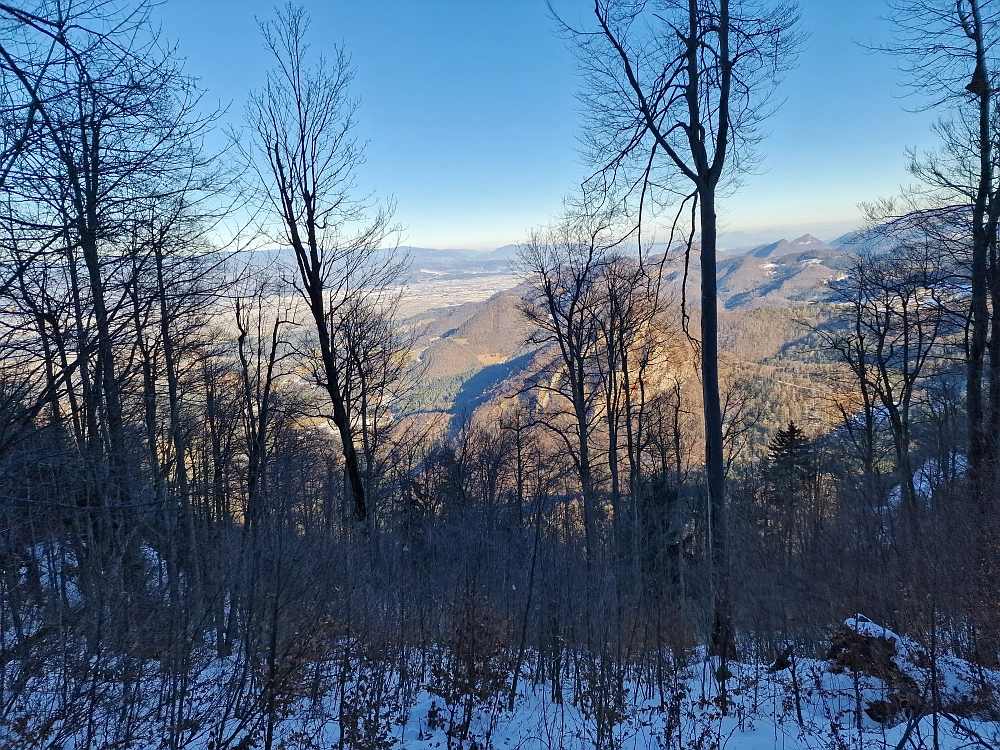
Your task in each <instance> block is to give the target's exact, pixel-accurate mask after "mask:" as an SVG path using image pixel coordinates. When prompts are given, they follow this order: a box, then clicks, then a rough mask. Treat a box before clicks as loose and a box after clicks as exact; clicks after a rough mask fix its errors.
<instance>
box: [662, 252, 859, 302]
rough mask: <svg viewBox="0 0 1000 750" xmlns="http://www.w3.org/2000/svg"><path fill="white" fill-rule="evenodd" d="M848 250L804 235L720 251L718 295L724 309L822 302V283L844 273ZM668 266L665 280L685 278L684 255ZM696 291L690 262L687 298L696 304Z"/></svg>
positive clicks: (697, 280)
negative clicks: (732, 251) (724, 252)
mask: <svg viewBox="0 0 1000 750" xmlns="http://www.w3.org/2000/svg"><path fill="white" fill-rule="evenodd" d="M841 241H842V238H841V239H838V240H835V243H839V242H841ZM849 249H850V248H848V247H844V246H843V245H842V244H841V245H839V246H838V245H830V244H827V243H826V242H823V241H822V240H819V239H817V238H816V237H813V236H812V235H811V234H804V235H802V236H801V237H797V238H796V239H794V240H785V239H781V240H778V241H777V242H770V243H767V244H765V245H759V246H757V247H753V248H750V249H743V248H741V249H740V250H739V251H737V252H735V253H730V254H725V255H720V256H719V259H718V272H719V273H718V278H719V298H720V300H721V301H722V304H723V306H724V307H725V308H726V309H727V310H739V309H754V308H758V307H793V306H795V305H801V304H809V303H815V302H821V301H823V300H824V299H825V298H826V297H827V294H828V291H827V288H826V284H827V283H828V282H830V281H833V280H836V279H840V278H843V277H844V274H845V272H846V270H847V268H848V267H849V265H850V260H849V256H848V251H849ZM667 268H668V269H669V272H668V274H667V277H666V278H667V281H668V282H670V283H672V284H673V285H675V286H679V285H680V283H681V281H682V280H683V276H684V272H683V257H682V256H680V254H679V253H677V254H676V255H675V256H674V257H673V258H668V261H667ZM700 289H701V274H700V272H699V270H698V267H697V263H692V264H691V267H690V268H689V270H688V282H687V297H688V299H689V300H691V301H692V302H697V300H698V298H699V297H700ZM679 293H680V292H679V290H678V292H677V294H678V295H679Z"/></svg>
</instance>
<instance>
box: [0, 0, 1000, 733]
mask: <svg viewBox="0 0 1000 750" xmlns="http://www.w3.org/2000/svg"><path fill="white" fill-rule="evenodd" d="M653 5H654V4H652V3H651V4H649V5H648V6H647V5H645V4H638V5H635V4H632V3H628V2H618V0H598V1H597V2H596V3H595V6H594V9H593V13H592V15H591V17H590V23H591V26H589V27H588V28H586V29H577V28H576V27H573V26H571V25H570V24H567V23H564V22H563V21H562V20H561V19H559V18H554V19H553V22H554V23H555V24H556V25H557V27H558V30H559V31H560V32H561V33H563V34H565V35H566V37H567V40H568V43H569V44H571V45H572V46H573V47H574V49H575V50H576V51H577V53H578V58H579V61H580V67H581V73H582V76H583V80H584V93H583V94H582V95H581V103H582V106H583V107H584V108H585V110H586V112H585V114H586V118H585V119H586V122H585V126H584V127H585V132H584V136H583V138H582V140H583V143H584V144H585V147H586V148H585V154H584V159H585V161H586V166H587V167H588V170H587V173H588V174H590V175H591V177H590V178H589V179H587V180H585V181H584V182H583V183H582V184H581V185H580V186H578V187H577V188H576V189H575V190H574V191H573V192H572V193H571V197H570V198H568V199H567V201H566V208H565V211H564V213H563V214H561V215H559V216H557V217H553V219H552V221H551V223H550V224H549V225H547V226H543V227H538V228H536V229H535V230H532V231H531V232H530V233H529V234H528V236H527V237H526V238H525V240H524V241H523V242H522V243H521V244H520V245H519V246H518V251H517V253H516V259H515V260H514V261H513V268H514V270H515V272H516V273H517V274H518V276H519V278H520V281H521V284H520V286H518V287H517V288H516V289H515V290H514V291H513V292H509V293H504V294H500V295H497V296H496V297H495V298H493V299H491V300H490V301H488V302H487V303H484V304H483V305H482V306H480V307H478V308H475V309H476V310H479V311H485V312H484V313H483V314H482V315H481V316H480V317H475V315H474V314H473V312H472V310H473V308H471V307H470V308H469V310H463V311H462V313H461V316H459V317H461V318H462V320H461V323H460V324H459V325H456V326H455V328H454V329H449V330H442V329H444V328H445V327H446V326H445V323H444V322H442V321H446V320H447V317H446V316H441V318H440V320H438V319H432V318H429V317H428V316H426V315H424V316H417V317H416V318H410V319H404V316H403V315H402V314H401V313H400V302H401V300H402V299H403V296H404V295H405V294H406V285H405V283H404V282H405V278H406V274H407V270H408V259H407V257H406V253H405V252H404V251H403V250H402V249H400V248H399V242H400V237H401V233H402V229H401V228H400V227H398V226H397V225H396V223H395V220H394V218H393V209H394V206H393V204H392V201H391V200H387V199H382V198H379V197H378V196H376V195H367V194H364V193H363V192H360V191H359V190H358V189H357V188H356V185H355V174H356V170H357V168H358V167H359V166H360V165H361V164H362V163H363V158H364V154H363V146H362V144H361V143H360V142H359V141H358V140H357V139H356V137H355V133H354V126H355V121H356V119H358V118H363V109H361V104H360V103H359V102H358V101H357V100H356V99H355V98H353V96H352V94H351V83H352V79H353V76H354V69H353V68H352V65H351V62H350V57H349V55H348V52H347V50H346V49H344V48H342V47H340V46H337V45H332V44H327V43H326V42H322V44H321V42H320V40H318V39H313V38H311V37H310V32H309V19H308V15H307V14H306V13H305V11H304V10H302V9H300V8H297V7H295V6H292V5H289V6H286V7H284V8H280V9H277V10H276V11H275V13H274V14H273V15H272V16H270V17H269V18H267V19H264V20H262V21H261V24H260V30H261V39H262V42H263V45H264V49H265V51H266V52H267V54H268V55H269V56H270V57H269V59H270V61H271V64H272V70H271V73H270V75H269V77H268V79H267V83H266V84H265V85H264V86H263V87H262V88H261V89H260V90H258V91H255V92H253V93H252V94H251V96H250V99H249V103H248V105H247V108H246V112H245V124H244V126H243V127H242V128H241V129H238V130H236V131H233V132H232V133H230V135H231V141H232V142H231V144H230V145H229V147H228V148H226V149H223V150H222V152H221V153H218V154H214V153H211V152H210V151H209V150H208V148H207V147H206V143H208V142H214V140H213V138H214V135H213V137H210V134H217V131H218V130H219V129H220V125H219V113H213V112H212V111H211V110H210V108H209V109H206V106H205V104H204V99H205V97H204V96H203V94H204V92H202V91H201V90H200V89H199V87H198V82H197V80H196V79H195V78H194V77H193V75H195V74H196V73H197V71H188V70H186V69H185V68H184V67H183V66H182V65H181V62H180V60H181V58H180V56H179V53H178V51H177V50H176V49H174V48H172V47H170V46H169V45H167V44H166V43H165V41H164V40H163V39H162V38H161V36H160V35H159V33H158V31H157V29H158V26H157V22H156V14H157V13H158V12H159V6H158V5H156V4H153V3H144V2H139V3H132V2H124V1H122V2H118V0H78V1H77V2H74V3H68V4H64V3H57V2H48V0H40V1H39V2H37V3H24V4H16V5H11V4H2V3H0V75H2V89H0V91H2V94H3V97H2V99H0V113H2V117H0V134H2V142H0V195H2V200H0V298H2V301H0V747H10V748H52V749H53V750H54V749H55V748H132V747H135V748H153V747H169V748H187V747H190V748H212V750H221V749H222V748H250V747H262V748H266V749H267V750H272V748H279V747H280V748H327V747H333V746H336V747H338V748H346V747H350V748H372V749H373V750H377V749H379V748H389V747H397V746H407V747H418V746H419V747H421V748H423V747H428V748H430V747H435V748H436V747H438V746H446V747H447V748H448V749H449V750H451V748H470V750H471V748H477V750H478V749H479V748H484V747H501V746H502V747H527V746H529V745H530V746H531V747H536V746H537V747H542V746H544V747H547V748H556V747H559V748H563V747H576V746H580V747H583V746H592V747H595V748H598V750H603V749H604V748H614V747H624V746H629V747H638V746H639V745H640V738H641V740H642V742H644V743H646V745H643V746H650V747H652V746H653V744H655V745H656V746H658V747H664V748H667V747H669V748H674V747H676V748H688V747H697V748H699V749H701V748H704V750H718V749H720V748H721V747H723V746H724V745H725V744H726V743H728V742H732V743H734V746H736V745H738V744H739V743H740V742H741V741H742V740H740V739H739V738H740V737H744V736H747V737H749V736H751V734H752V733H753V732H754V731H755V727H757V730H756V731H758V735H754V736H755V739H754V742H756V743H760V742H762V741H763V740H766V741H767V743H771V744H768V745H767V746H769V747H770V746H772V745H777V743H779V742H781V743H785V742H786V741H787V742H788V743H789V744H790V745H795V746H801V747H819V746H820V745H822V746H824V747H836V748H838V749H839V748H847V747H851V748H854V747H857V748H858V749H859V750H860V748H862V747H863V746H864V745H865V743H868V744H869V745H871V743H875V744H876V745H878V746H880V747H881V746H889V745H892V746H896V747H897V748H899V749H901V748H903V747H906V746H907V743H910V744H912V745H913V746H914V747H915V748H916V747H918V746H919V747H927V748H931V747H933V748H934V750H939V749H940V747H942V746H944V747H949V748H952V747H955V748H957V747H971V746H978V747H980V748H985V749H986V750H990V749H991V748H993V749H995V748H997V747H998V746H1000V745H998V739H997V738H998V737H1000V703H998V695H1000V693H998V692H997V691H998V690H1000V672H998V671H996V670H997V669H998V668H1000V664H998V662H1000V608H998V605H1000V599H998V586H997V582H998V578H997V576H998V565H1000V525H998V524H997V522H996V516H997V509H998V503H1000V494H998V491H997V482H998V481H1000V466H998V457H1000V456H998V454H1000V267H998V265H997V263H998V260H997V231H998V230H997V224H998V217H1000V202H998V198H997V189H998V187H1000V181H998V177H997V175H996V174H995V171H996V168H995V161H996V159H997V155H996V153H995V139H996V136H997V135H998V132H1000V131H998V130H997V120H996V116H995V112H994V109H993V99H992V94H993V93H994V90H995V88H994V84H995V82H996V80H997V79H998V77H1000V66H998V65H997V61H996V60H995V59H994V58H993V56H992V49H993V48H992V43H993V40H994V39H995V38H996V35H997V34H998V33H1000V16H998V13H1000V9H998V8H997V7H995V4H993V3H991V2H987V1H986V0H958V2H957V4H953V3H951V2H946V3H937V2H935V1H934V0H912V2H911V1H910V0H907V1H906V2H903V0H899V2H896V3H894V4H893V6H892V9H893V13H894V14H895V15H894V18H896V21H897V24H898V28H899V30H900V31H899V34H900V36H899V41H898V44H897V45H896V46H895V47H893V48H892V49H890V50H888V51H889V52H891V53H894V54H897V55H900V56H901V57H900V59H902V60H903V61H904V64H905V65H906V66H910V67H909V68H908V70H909V71H910V73H911V74H912V75H913V76H914V80H915V81H918V82H920V81H924V83H925V84H926V85H928V86H931V85H933V86H936V87H937V88H936V89H935V90H936V91H938V93H939V99H940V102H939V103H938V104H939V106H940V108H941V111H942V118H943V119H942V120H941V124H940V126H939V131H940V135H941V139H942V145H941V150H940V152H938V153H935V154H930V155H928V156H926V157H920V158H918V157H916V156H914V162H913V165H912V171H913V173H914V175H915V176H916V177H917V178H920V179H922V180H924V185H925V186H926V188H925V189H922V190H920V191H916V192H913V193H908V194H906V195H903V196H902V197H899V198H896V199H893V200H885V201H882V202H880V203H877V204H873V205H871V206H868V207H867V214H868V217H869V219H868V221H867V223H866V225H865V226H863V227H861V228H859V230H858V231H857V232H856V233H854V234H853V236H851V237H850V238H848V240H847V244H846V245H845V246H844V249H846V250H847V251H849V253H850V255H849V260H848V261H846V265H844V266H843V268H842V269H841V271H840V272H838V274H836V277H835V278H830V279H829V280H828V281H826V282H825V283H824V285H823V287H822V289H821V290H819V291H818V292H817V298H818V299H821V300H822V301H821V302H811V303H809V304H805V305H802V306H800V307H791V308H788V307H779V308H776V307H760V308H757V309H743V310H732V309H722V310H721V311H720V309H719V307H720V305H719V304H718V300H719V290H718V289H717V288H716V280H715V279H716V274H715V269H716V263H717V261H718V260H719V257H720V256H718V255H717V253H716V248H715V245H714V243H715V232H716V230H715V222H716V214H715V211H716V208H715V205H714V201H715V198H716V191H717V190H718V191H720V192H725V191H726V190H729V188H730V186H731V184H733V183H732V181H735V180H737V179H738V177H739V174H740V170H742V169H747V168H749V166H748V165H749V164H750V162H752V161H753V158H755V156H756V149H757V148H758V146H759V144H760V143H761V133H762V130H761V128H762V127H763V125H762V123H763V122H764V119H765V116H766V115H767V114H768V112H769V111H770V110H771V109H773V106H774V100H773V97H774V96H775V93H774V92H775V91H776V89H775V87H776V86H777V85H778V82H779V81H780V78H781V74H782V72H783V71H785V70H787V69H788V67H789V66H790V65H792V64H793V63H794V54H795V48H796V46H797V45H799V44H801V43H802V42H803V40H802V38H801V37H799V36H797V34H798V33H799V32H798V31H797V27H796V22H797V11H796V9H795V7H794V6H793V5H791V4H786V3H771V2H764V1H763V0H761V1H760V2H758V1H757V0H744V1H741V2H737V1H736V0H690V2H687V3H681V4H678V3H673V2H663V3H658V4H655V5H656V7H655V8H654V7H653ZM931 11H933V13H931ZM310 44H312V45H314V46H313V47H310ZM321 46H322V52H323V54H322V55H320V54H319V48H320V47H321ZM928 81H929V83H927V82H928ZM970 81H971V82H970ZM676 123H680V124H676ZM567 188H572V186H567ZM735 195H736V196H737V198H738V193H736V194H735ZM654 228H656V229H657V230H658V231H659V234H656V232H654ZM654 234H655V235H656V236H655V237H654V236H653V235H654ZM654 239H655V240H656V242H654ZM664 248H666V252H665V253H664ZM845 257H847V256H845ZM668 260H669V263H671V264H676V263H679V264H680V266H679V267H680V268H681V271H680V272H679V273H681V274H682V276H683V278H687V274H688V273H690V274H692V278H695V277H696V278H697V281H696V283H697V285H698V290H695V291H693V290H691V289H689V288H688V286H686V285H683V284H682V285H681V286H680V287H678V286H677V285H676V284H673V285H668V283H667V278H666V269H668V265H667V263H668ZM739 262H740V263H743V262H744V261H742V260H741V261H739ZM677 267H678V266H677V265H671V266H669V268H670V269H671V270H670V272H671V273H673V272H674V271H675V270H676V269H677ZM723 291H724V292H725V291H726V290H725V289H724V290H723ZM512 319H513V320H516V321H517V324H516V326H515V325H512V324H511V320H512ZM428 321H430V322H428ZM428 331H430V332H431V333H428ZM522 333H523V335H522ZM432 334H433V336H432ZM452 335H454V336H455V337H456V340H457V339H461V342H460V344H459V343H455V342H454V341H453V342H452V343H451V344H449V345H450V346H453V347H458V346H460V345H461V346H466V345H468V344H470V342H472V344H471V345H469V346H467V347H466V348H465V349H462V350H461V356H459V355H457V354H456V355H455V359H454V360H451V361H444V360H440V361H438V362H437V363H435V362H433V361H430V360H425V358H424V357H423V356H422V355H421V354H420V352H422V351H423V348H422V347H425V346H427V344H426V342H425V343H421V344H419V346H418V341H419V339H420V337H421V336H425V337H431V338H429V339H428V340H441V341H444V340H447V338H448V336H452ZM477 336H482V337H484V338H483V339H481V340H482V341H485V340H487V338H488V337H490V336H492V337H493V338H492V339H489V340H490V341H492V342H493V343H492V344H489V345H487V344H485V343H484V344H481V345H479V344H476V342H475V341H473V339H475V337H477ZM496 342H499V343H496ZM476 346H479V348H476ZM441 350H443V349H441ZM455 351H458V349H455ZM463 357H464V359H463ZM514 359H516V361H517V363H518V366H517V367H516V368H514V367H510V368H509V369H508V370H502V371H501V370H498V372H500V373H501V374H500V375H496V376H495V377H494V376H493V375H490V377H491V378H492V379H489V380H488V381H487V380H486V379H485V376H484V382H487V386H488V387H487V386H484V387H483V388H482V392H481V393H477V394H474V395H475V398H473V397H472V396H468V398H466V400H465V401H461V399H459V401H458V402H456V399H457V398H458V394H460V393H461V392H462V389H463V387H464V386H465V384H466V383H467V382H468V381H469V379H470V378H472V377H473V375H472V374H471V373H473V372H474V368H475V367H476V366H477V363H478V364H479V365H483V366H484V367H488V366H497V367H499V366H500V365H502V364H504V363H506V362H509V361H514ZM456 361H457V364H455V362H456ZM435 367H436V368H437V370H436V371H435V372H438V374H437V375H435V377H436V378H437V379H436V380H432V379H430V378H429V377H428V372H429V371H430V370H431V368H435ZM475 372H479V371H478V370H476V371H475ZM488 374H489V373H488ZM760 727H771V728H772V729H773V736H770V735H767V731H771V730H767V731H765V732H764V735H765V736H764V737H763V740H762V739H761V736H760V731H762V730H760ZM893 732H894V734H893ZM442 743H443V745H442ZM796 743H798V744H796ZM741 747H742V746H741ZM755 747H756V745H755Z"/></svg>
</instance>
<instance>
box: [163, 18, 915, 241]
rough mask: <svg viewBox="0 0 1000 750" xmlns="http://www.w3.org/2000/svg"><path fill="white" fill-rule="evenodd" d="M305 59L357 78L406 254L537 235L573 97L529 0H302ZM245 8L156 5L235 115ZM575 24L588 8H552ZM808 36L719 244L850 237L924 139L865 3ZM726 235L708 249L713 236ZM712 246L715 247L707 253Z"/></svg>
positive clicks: (247, 81) (569, 77)
mask: <svg viewBox="0 0 1000 750" xmlns="http://www.w3.org/2000/svg"><path fill="white" fill-rule="evenodd" d="M304 5H305V7H306V9H307V10H308V11H309V13H310V14H311V16H312V21H313V25H312V29H311V31H312V34H311V39H312V44H313V45H314V48H315V49H317V50H322V49H323V47H324V46H325V45H332V44H334V43H342V44H344V45H345V46H346V48H347V50H348V52H349V53H350V54H351V56H352V58H353V62H354V64H355V66H356V68H357V77H356V80H355V85H354V89H353V91H354V93H355V94H356V95H357V96H358V97H360V98H361V100H362V105H361V110H360V117H359V120H360V122H359V127H358V134H359V136H360V138H361V139H363V140H365V141H367V142H368V146H367V150H366V156H367V162H366V164H365V165H364V166H363V167H362V168H361V170H360V173H359V182H360V184H361V185H362V186H363V187H364V188H367V189H373V190H375V191H376V192H377V193H378V194H379V195H382V196H388V195H391V196H394V197H395V199H396V201H397V203H398V210H397V219H398V220H399V221H400V222H401V223H402V224H403V226H404V227H405V242H406V244H410V245H414V246H421V247H439V248H474V249H491V248H494V247H498V246H500V245H504V244H507V243H511V242H517V241H519V240H521V239H523V237H524V234H525V231H526V230H527V229H528V228H530V227H532V226H535V225H537V224H541V223H544V222H545V221H546V220H547V219H548V218H549V217H550V216H551V215H552V214H554V213H555V212H556V211H557V210H558V209H559V206H560V202H561V199H562V197H563V196H564V195H566V194H567V193H569V192H570V191H571V190H572V188H573V186H574V185H575V184H577V183H578V182H579V180H580V178H581V177H582V176H583V169H582V167H581V166H580V163H579V159H578V154H577V140H576V138H577V134H578V132H579V123H580V115H579V112H578V108H577V101H576V99H575V97H574V95H575V92H576V90H577V88H578V86H579V81H578V79H577V77H576V74H575V69H574V61H573V56H572V54H571V52H570V51H569V50H568V49H567V47H566V43H565V41H564V40H563V39H561V38H559V37H558V36H557V35H556V34H555V33H554V24H553V22H552V21H551V20H550V19H549V18H548V16H547V11H546V7H545V2H544V0H305V1H304ZM273 7H274V3H273V2H263V1H261V0H167V1H166V2H165V3H164V4H163V5H162V6H160V7H159V8H157V10H156V14H157V17H158V18H159V20H160V21H161V23H162V27H163V31H164V33H165V34H166V36H167V37H168V39H170V40H171V41H174V42H176V43H177V44H178V46H179V49H180V52H181V54H182V55H183V56H184V57H186V58H187V72H189V73H191V74H193V75H196V76H198V77H200V78H201V79H202V85H203V86H204V87H205V88H206V89H207V99H208V100H209V101H210V102H211V103H213V104H214V103H215V102H219V103H221V104H222V105H223V106H226V107H228V113H227V115H226V119H227V120H228V121H229V122H232V123H233V124H238V123H239V122H240V121H241V119H242V114H243V106H244V102H245V99H246V94H247V92H248V91H249V90H250V89H251V88H253V87H257V86H259V85H260V84H261V82H262V81H263V79H264V75H265V73H266V71H267V69H268V68H269V67H270V65H271V62H270V60H269V59H268V57H267V55H266V54H265V51H264V49H263V47H262V45H261V43H260V35H259V32H258V28H257V24H256V21H255V17H256V18H265V17H267V16H269V15H270V14H271V13H272V12H273ZM558 7H559V8H560V12H562V13H564V14H565V15H566V17H567V18H570V19H572V18H580V17H582V16H584V15H585V14H586V13H587V12H588V10H589V8H590V2H589V0H559V2H558ZM801 9H802V26H803V29H804V30H805V31H806V32H807V33H808V34H809V35H810V36H809V39H808V40H807V42H806V44H805V46H804V48H803V50H802V53H801V56H800V59H799V65H798V67H797V68H796V69H795V70H793V71H792V72H791V73H789V74H788V76H787V77H786V80H785V82H784V84H783V85H782V88H781V89H780V96H781V97H782V98H783V99H784V104H783V106H782V108H781V109H780V110H779V112H778V113H777V114H776V115H775V116H774V117H773V118H772V120H771V121H769V123H768V130H769V131H770V137H769V138H768V140H767V141H765V143H764V144H763V148H762V150H763V152H764V154H765V155H766V158H765V160H764V162H763V164H762V166H761V168H760V170H759V172H760V173H759V174H756V175H753V176H751V177H750V178H749V179H747V181H746V183H745V185H744V187H742V188H741V189H740V191H739V192H738V193H737V194H736V195H734V196H732V197H731V198H729V199H727V201H726V204H725V205H724V206H723V220H724V224H725V227H726V229H727V230H729V231H730V232H731V235H730V239H729V243H728V244H729V245H730V246H732V245H734V244H740V243H741V242H742V241H744V240H745V241H747V242H751V241H757V240H760V241H764V240H767V239H777V238H779V237H782V236H784V237H788V238H791V237H792V236H797V235H798V234H802V233H804V232H805V231H810V232H812V233H813V234H816V235H817V236H819V237H821V238H823V239H829V238H831V237H834V236H836V235H839V234H841V233H843V232H845V231H847V230H849V229H850V228H852V227H853V225H854V224H855V222H856V221H857V218H858V216H859V213H858V210H857V203H858V202H859V201H862V200H870V199H873V198H876V197H879V196H883V195H889V194H892V193H893V192H895V191H896V190H898V187H899V185H900V184H901V183H905V182H908V176H907V175H906V172H905V170H904V164H905V158H904V149H905V147H907V146H911V147H917V148H926V147H930V146H931V145H932V144H933V139H932V136H931V134H930V133H929V124H930V122H931V121H932V119H933V117H932V116H931V115H929V114H927V113H922V114H914V113H912V112H909V111H907V110H908V109H912V108H913V106H914V105H915V102H914V101H912V100H908V99H906V98H903V94H904V90H903V89H902V87H901V79H900V77H899V75H898V73H897V72H896V70H895V66H894V61H893V60H892V59H891V58H888V57H886V56H885V55H882V54H877V53H871V52H868V51H866V50H865V49H864V48H863V46H862V44H859V43H869V42H875V43H878V42H880V41H882V42H884V41H886V40H887V39H888V38H889V33H890V32H889V28H888V26H887V24H886V23H885V22H884V21H882V20H881V19H880V16H881V15H883V14H884V12H885V7H884V4H883V2H882V0H801ZM724 240H725V238H724ZM726 244H727V243H726V242H725V241H723V245H726Z"/></svg>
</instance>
